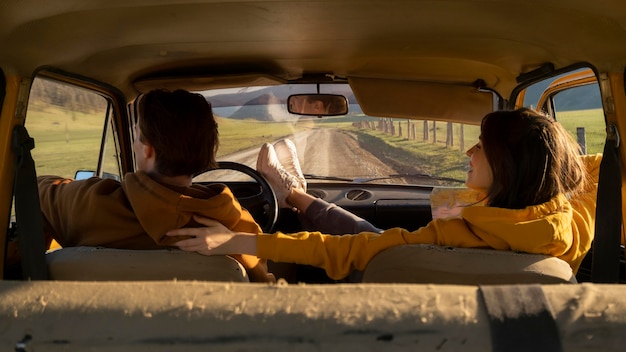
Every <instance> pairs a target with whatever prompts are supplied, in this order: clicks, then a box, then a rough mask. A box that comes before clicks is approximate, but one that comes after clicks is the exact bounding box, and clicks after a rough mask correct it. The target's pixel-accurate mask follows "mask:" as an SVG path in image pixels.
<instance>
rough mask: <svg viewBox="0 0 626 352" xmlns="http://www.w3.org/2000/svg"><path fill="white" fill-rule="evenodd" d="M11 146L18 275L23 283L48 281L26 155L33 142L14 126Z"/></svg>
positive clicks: (32, 176) (38, 210) (36, 197)
mask: <svg viewBox="0 0 626 352" xmlns="http://www.w3.org/2000/svg"><path fill="white" fill-rule="evenodd" d="M12 146H13V152H14V153H15V185H14V188H13V192H14V193H13V194H14V198H15V217H16V220H17V224H18V228H17V231H18V240H19V250H20V256H21V259H22V275H23V278H24V279H30V280H46V279H47V278H48V269H47V266H46V257H45V252H46V241H45V237H44V232H43V218H42V215H41V205H40V203H39V192H38V188H37V174H36V172H35V162H34V160H33V158H32V156H31V154H30V151H31V149H33V148H34V147H35V141H34V140H33V139H32V138H31V137H30V136H29V135H28V132H27V131H26V128H25V127H24V126H22V125H17V126H15V127H14V128H13V136H12Z"/></svg>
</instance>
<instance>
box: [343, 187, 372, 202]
mask: <svg viewBox="0 0 626 352" xmlns="http://www.w3.org/2000/svg"><path fill="white" fill-rule="evenodd" d="M346 198H348V199H350V200H366V199H370V198H372V192H370V191H366V190H363V189H353V190H350V191H348V193H346Z"/></svg>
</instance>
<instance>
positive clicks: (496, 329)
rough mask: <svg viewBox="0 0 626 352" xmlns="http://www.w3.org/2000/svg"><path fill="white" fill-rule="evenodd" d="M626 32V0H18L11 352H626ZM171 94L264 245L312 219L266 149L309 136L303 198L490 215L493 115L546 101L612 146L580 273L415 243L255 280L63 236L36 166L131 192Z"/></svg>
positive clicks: (4, 135) (9, 103)
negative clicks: (484, 167) (211, 147)
mask: <svg viewBox="0 0 626 352" xmlns="http://www.w3.org/2000/svg"><path fill="white" fill-rule="evenodd" d="M625 43H626V2H625V1H623V0H602V1H589V0H568V1H562V0H542V1H532V0H529V1H515V0H439V1H432V0H397V1H396V0H393V1H389V0H310V1H309V0H271V1H268V0H192V1H180V0H136V1H126V0H90V1H76V0H55V1H41V0H20V1H1V2H0V224H1V225H2V226H4V228H5V229H6V230H5V231H3V232H2V233H1V234H0V274H1V275H2V280H0V316H1V317H2V318H0V346H1V349H2V350H13V351H20V352H23V351H35V350H45V351H68V350H79V351H87V350H89V351H112V350H123V351H127V350H133V351H149V352H158V351H168V352H169V351H185V352H188V351H206V350H213V349H215V350H226V351H247V350H255V351H256V350H263V351H267V350H272V351H285V350H287V351H294V350H295V351H310V350H324V351H335V350H338V351H346V350H363V351H371V350H376V351H378V350H384V351H396V350H401V351H404V350H407V349H409V348H410V349H418V350H431V351H458V350H463V351H507V352H508V351H534V350H536V351H568V352H569V351H575V352H579V351H580V352H583V351H616V352H617V351H622V350H623V349H624V345H625V344H626V335H624V331H625V329H626V314H625V313H624V312H626V299H625V297H626V296H625V295H624V286H623V284H624V283H626V263H625V260H624V254H625V252H626V249H625V248H624V244H625V243H626V231H624V220H625V219H626V210H625V208H624V206H623V204H624V201H623V199H624V197H625V196H626V193H625V192H626V187H624V185H625V184H626V169H625V166H624V165H626V157H625V156H626V146H625V145H624V143H623V142H622V140H623V138H622V137H620V136H624V135H626V45H624V44H625ZM155 89H164V90H169V91H175V90H177V89H183V90H187V91H189V92H193V93H197V94H199V95H201V96H203V97H204V98H205V99H206V101H207V102H208V103H210V105H211V108H212V112H213V115H214V117H215V120H216V121H217V124H218V129H219V142H220V143H219V149H218V150H217V156H216V159H217V167H216V168H208V169H206V170H203V172H200V173H198V174H197V175H195V176H194V178H193V183H195V184H203V185H213V184H225V185H227V186H228V188H229V189H230V190H232V193H233V194H234V196H235V197H236V198H237V200H238V202H239V203H240V204H241V205H242V207H243V208H245V209H247V210H248V211H249V212H250V213H251V215H252V216H253V217H254V220H255V221H256V222H257V223H258V224H259V226H260V227H261V228H262V230H263V232H264V233H270V234H271V233H276V232H282V233H286V234H289V233H294V232H298V231H315V230H316V228H315V227H314V226H313V225H312V224H310V223H308V222H307V221H305V219H304V218H303V216H302V214H299V213H298V212H296V211H294V210H293V209H290V208H281V207H280V206H279V205H278V201H277V197H276V194H275V193H274V190H272V188H271V187H270V185H269V182H268V180H267V179H266V178H264V177H263V176H262V175H261V173H259V172H258V171H257V159H258V155H259V151H260V149H261V147H262V146H263V145H264V144H265V143H276V142H277V141H280V140H282V139H289V140H291V141H292V142H293V144H294V145H295V146H296V149H297V155H298V160H299V163H300V166H301V167H302V172H303V174H304V177H305V178H306V183H307V185H306V186H307V187H306V192H307V193H308V194H310V195H312V196H314V197H317V198H320V199H323V200H325V201H327V202H332V203H334V204H336V205H338V206H340V207H341V208H343V209H345V210H347V211H349V212H352V213H353V214H355V215H357V216H359V217H361V218H363V219H364V220H366V221H368V222H370V223H371V224H373V225H374V226H376V227H378V228H381V229H390V228H397V227H399V228H403V229H407V230H416V229H419V228H420V227H423V226H425V225H426V224H428V223H429V222H430V221H432V220H433V219H437V218H445V217H458V216H459V214H460V212H461V210H462V209H464V208H467V207H479V206H482V205H483V204H485V199H484V198H483V197H481V196H480V195H478V194H477V193H476V192H474V191H472V190H470V189H469V188H468V187H467V186H466V184H465V181H466V178H467V176H468V174H469V172H470V171H472V170H471V166H470V165H469V162H468V159H469V158H468V153H467V151H468V150H470V148H472V147H473V146H475V145H476V143H477V142H478V141H479V138H480V134H481V121H482V119H483V117H484V116H485V115H486V114H488V113H490V112H494V111H499V110H514V109H518V108H522V107H527V108H531V109H535V110H538V111H541V112H542V113H545V114H546V115H548V116H550V117H551V118H553V119H554V120H555V121H557V122H558V123H560V124H561V125H562V126H563V127H564V128H565V129H566V130H567V131H568V132H569V133H570V135H571V136H572V137H573V138H574V139H575V140H576V141H577V142H578V145H579V146H580V151H581V154H586V155H595V154H599V153H602V164H601V166H600V172H599V180H598V194H597V201H596V209H595V210H594V211H595V221H593V220H592V221H591V222H595V223H594V224H592V225H591V224H589V226H588V228H586V229H585V230H588V231H586V233H593V236H594V237H593V242H592V244H591V248H590V250H589V252H588V253H587V254H586V257H585V258H584V260H583V262H582V264H581V266H580V268H579V269H578V270H577V271H576V272H574V271H573V270H572V268H571V267H570V265H569V264H567V263H566V262H565V261H563V260H561V259H559V258H557V257H551V256H546V255H541V254H530V253H521V252H516V251H512V250H493V249H491V248H458V247H450V246H438V245H435V244H420V245H401V246H397V247H394V248H390V249H387V250H385V251H382V252H380V253H378V254H377V255H376V256H375V257H374V258H373V259H372V260H371V261H370V262H369V263H368V264H367V266H366V267H365V269H364V270H353V272H352V273H351V274H350V275H348V276H347V277H345V278H341V279H332V278H330V277H329V276H328V275H327V274H326V272H325V271H324V270H322V269H320V268H317V267H313V266H308V265H302V264H294V263H283V262H277V261H276V262H274V261H269V262H268V263H267V264H268V268H269V270H270V271H271V272H272V273H273V274H274V275H275V277H276V278H277V282H275V283H265V282H263V283H259V282H254V280H251V275H249V274H248V272H246V270H245V269H244V267H243V266H242V264H240V263H239V262H238V261H237V260H235V259H234V258H233V256H230V255H219V256H205V255H201V254H199V253H192V252H183V251H181V250H179V249H177V248H174V247H163V248H161V247H159V248H158V249H154V248H153V247H152V249H137V248H133V249H129V248H109V247H107V246H104V245H103V246H98V245H94V246H77V247H70V246H67V247H63V246H61V245H60V244H59V243H57V242H56V241H53V242H52V243H51V244H50V245H48V244H47V243H46V242H45V240H44V238H45V236H44V228H45V225H46V223H45V221H46V219H44V217H43V216H42V207H41V204H40V198H39V189H38V185H37V177H38V176H44V175H57V176H61V177H63V178H66V179H73V180H86V179H89V178H91V177H98V178H102V179H107V180H106V181H107V182H108V181H109V180H110V181H111V182H112V183H114V181H118V182H124V180H127V177H128V175H129V173H133V172H135V171H137V170H138V167H137V158H136V156H135V155H134V153H133V143H134V140H135V137H136V136H135V134H136V124H137V119H138V112H137V110H138V106H137V105H138V101H139V100H140V99H141V98H142V96H144V95H145V94H147V93H148V92H150V91H153V90H155ZM198 132H199V133H202V132H203V131H198ZM182 142H184V141H182ZM596 160H597V159H596ZM589 214H591V212H589V213H588V214H587V215H589ZM154 216H158V214H155V215H154ZM100 219H104V217H100V218H97V217H93V220H100ZM195 225H196V224H195V223H194V226H195ZM591 226H593V228H592V227H591ZM326 232H329V233H328V234H329V235H333V236H345V235H349V234H346V233H341V232H340V231H338V230H337V231H334V232H335V233H333V231H326ZM151 244H152V243H151ZM307 254H308V253H307Z"/></svg>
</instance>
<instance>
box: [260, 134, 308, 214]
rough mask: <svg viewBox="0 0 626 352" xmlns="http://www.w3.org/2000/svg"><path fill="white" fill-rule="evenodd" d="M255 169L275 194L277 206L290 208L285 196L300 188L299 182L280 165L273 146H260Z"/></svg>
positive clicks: (268, 144)
mask: <svg viewBox="0 0 626 352" xmlns="http://www.w3.org/2000/svg"><path fill="white" fill-rule="evenodd" d="M256 169H257V171H258V172H259V173H261V175H263V177H265V179H266V180H267V182H268V183H269V184H270V187H272V190H273V191H274V193H275V194H276V200H277V201H278V206H279V207H281V208H291V207H292V206H291V205H289V204H288V203H287V196H289V194H290V193H291V189H292V188H294V187H299V186H300V181H298V179H297V178H296V177H295V176H293V175H291V174H290V173H288V172H287V171H286V170H285V168H284V167H283V166H282V165H281V163H280V161H279V160H278V157H277V156H276V151H275V150H274V146H272V145H271V144H270V143H265V144H263V145H262V146H261V150H260V151H259V157H258V158H257V160H256Z"/></svg>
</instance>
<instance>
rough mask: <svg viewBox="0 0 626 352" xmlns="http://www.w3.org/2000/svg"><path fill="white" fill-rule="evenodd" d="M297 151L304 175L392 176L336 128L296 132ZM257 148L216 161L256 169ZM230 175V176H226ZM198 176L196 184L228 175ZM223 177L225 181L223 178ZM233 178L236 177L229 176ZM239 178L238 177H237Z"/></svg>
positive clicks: (370, 155) (357, 144)
mask: <svg viewBox="0 0 626 352" xmlns="http://www.w3.org/2000/svg"><path fill="white" fill-rule="evenodd" d="M290 139H291V140H292V141H293V142H294V143H295V145H296V148H297V149H298V157H299V161H300V166H301V167H302V170H303V172H304V173H305V174H314V175H319V176H338V177H366V176H372V175H381V174H383V175H386V174H393V173H395V172H394V170H393V169H392V168H391V167H389V166H387V165H385V164H384V163H383V162H381V161H380V160H379V159H377V158H376V157H375V156H374V155H372V154H371V153H369V152H368V151H366V150H365V149H361V147H360V146H359V143H358V141H357V140H356V139H355V138H354V137H353V136H351V135H349V134H348V133H346V132H341V131H339V130H336V129H330V128H318V129H312V130H309V131H305V132H299V133H297V134H295V135H293V136H291V137H290ZM258 152H259V149H258V148H254V149H251V150H246V151H241V152H237V153H233V154H229V155H225V156H222V157H220V158H219V160H220V161H234V162H238V163H241V164H244V165H247V166H249V167H251V168H253V169H255V168H256V159H257V155H258ZM228 174H229V175H230V174H232V173H230V172H229V173H228ZM203 176H204V175H201V176H199V177H198V178H196V181H203V180H208V179H212V180H215V178H216V177H217V178H219V179H220V180H224V181H229V180H231V176H223V175H221V174H216V173H215V172H211V173H210V175H206V176H205V177H203ZM224 177H226V178H224ZM232 177H235V176H232ZM237 178H238V179H240V177H237Z"/></svg>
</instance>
